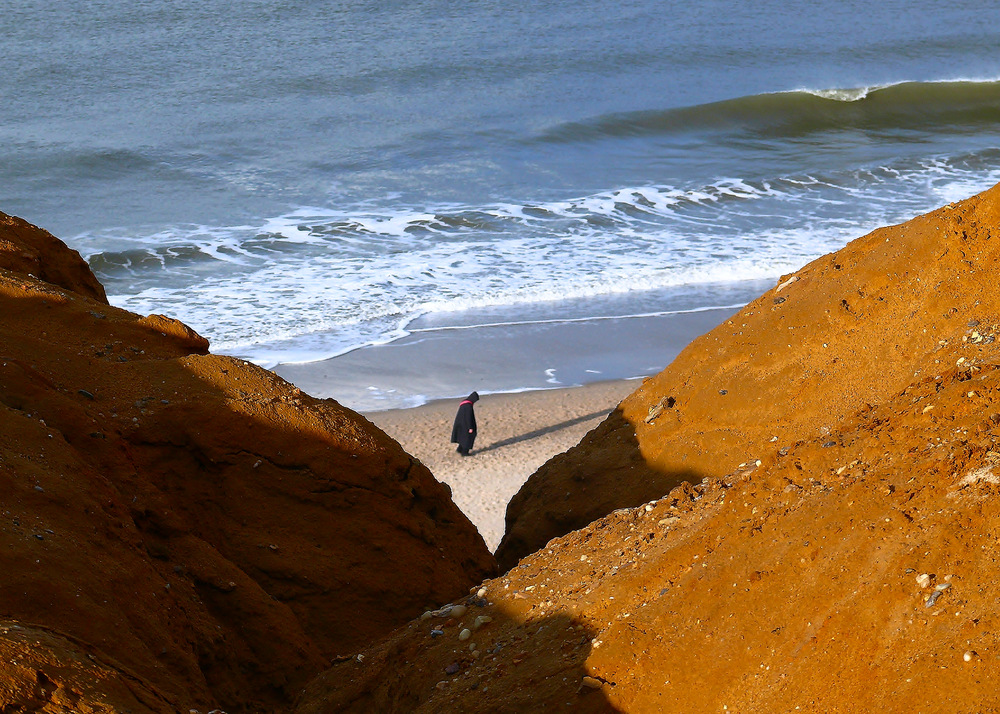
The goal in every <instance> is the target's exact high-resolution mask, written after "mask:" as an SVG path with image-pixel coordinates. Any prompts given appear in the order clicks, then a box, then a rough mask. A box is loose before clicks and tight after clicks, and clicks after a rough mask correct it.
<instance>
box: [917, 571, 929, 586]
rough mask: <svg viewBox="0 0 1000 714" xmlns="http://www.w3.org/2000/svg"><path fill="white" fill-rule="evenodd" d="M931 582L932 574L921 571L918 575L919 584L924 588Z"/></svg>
mask: <svg viewBox="0 0 1000 714" xmlns="http://www.w3.org/2000/svg"><path fill="white" fill-rule="evenodd" d="M930 584H931V576H930V575H928V574H927V573H921V574H920V575H918V576H917V585H919V586H920V587H922V588H926V587H928V586H929V585H930Z"/></svg>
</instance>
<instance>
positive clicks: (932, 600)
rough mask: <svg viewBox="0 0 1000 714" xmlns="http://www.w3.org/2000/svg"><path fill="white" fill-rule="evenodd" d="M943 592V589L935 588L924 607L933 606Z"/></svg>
mask: <svg viewBox="0 0 1000 714" xmlns="http://www.w3.org/2000/svg"><path fill="white" fill-rule="evenodd" d="M943 592H944V591H943V590H935V591H934V592H932V593H931V594H930V597H928V598H927V602H926V603H925V604H924V607H932V606H933V605H934V603H935V602H937V599H938V598H939V597H941V593H943Z"/></svg>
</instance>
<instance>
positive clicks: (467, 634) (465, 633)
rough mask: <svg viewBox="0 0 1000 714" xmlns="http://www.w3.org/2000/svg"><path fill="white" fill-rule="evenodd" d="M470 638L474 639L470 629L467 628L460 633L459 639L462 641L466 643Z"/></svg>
mask: <svg viewBox="0 0 1000 714" xmlns="http://www.w3.org/2000/svg"><path fill="white" fill-rule="evenodd" d="M470 637H472V630H470V629H469V628H468V627H466V628H465V629H464V630H462V631H461V632H459V633H458V639H460V640H463V641H464V640H467V639H469V638H470Z"/></svg>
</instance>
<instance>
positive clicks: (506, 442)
mask: <svg viewBox="0 0 1000 714" xmlns="http://www.w3.org/2000/svg"><path fill="white" fill-rule="evenodd" d="M609 413H610V412H607V411H604V410H602V411H599V412H594V413H593V414H586V415H584V416H580V417H576V418H574V419H568V420H566V421H564V422H560V423H558V424H553V425H551V426H546V427H542V428H541V429H535V430H534V431H529V432H528V433H526V434H521V435H520V436H512V437H511V438H509V439H503V440H502V441H496V442H494V443H492V444H490V445H489V446H485V447H483V448H482V449H477V453H480V454H484V453H486V452H487V451H493V450H494V449H502V448H503V447H505V446H513V445H514V444H520V443H522V442H525V441H531V440H532V439H537V438H538V437H540V436H545V435H546V434H551V433H553V432H556V431H559V430H560V429H568V428H569V427H571V426H576V425H577V424H581V423H583V422H585V421H590V420H591V419H596V418H597V417H602V416H607V415H608V414H609Z"/></svg>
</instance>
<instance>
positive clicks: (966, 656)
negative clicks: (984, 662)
mask: <svg viewBox="0 0 1000 714" xmlns="http://www.w3.org/2000/svg"><path fill="white" fill-rule="evenodd" d="M975 656H976V653H975V651H973V650H969V651H967V652H966V653H965V654H964V655H962V659H964V660H965V661H966V662H971V661H972V658H973V657H975Z"/></svg>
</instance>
